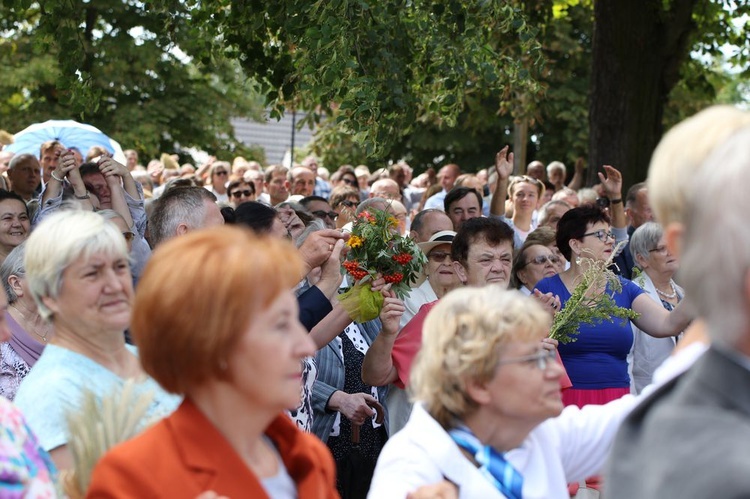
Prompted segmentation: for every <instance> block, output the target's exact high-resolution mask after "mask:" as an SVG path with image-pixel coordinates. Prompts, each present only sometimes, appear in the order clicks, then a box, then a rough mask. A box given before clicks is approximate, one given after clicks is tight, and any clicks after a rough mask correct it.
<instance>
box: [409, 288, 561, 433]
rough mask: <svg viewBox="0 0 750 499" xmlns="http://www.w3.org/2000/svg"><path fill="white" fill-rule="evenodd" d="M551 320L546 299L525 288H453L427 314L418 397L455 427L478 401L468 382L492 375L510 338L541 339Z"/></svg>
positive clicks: (415, 381)
mask: <svg viewBox="0 0 750 499" xmlns="http://www.w3.org/2000/svg"><path fill="white" fill-rule="evenodd" d="M550 322H551V319H550V316H549V314H548V313H546V312H545V311H544V310H543V309H542V307H541V305H539V304H538V303H537V301H536V300H534V299H531V298H529V297H527V296H525V295H524V294H523V293H521V292H520V291H516V290H507V289H505V288H504V287H501V286H500V285H490V286H484V287H481V288H461V289H457V290H454V291H451V292H450V293H448V294H447V295H445V297H443V298H442V299H441V300H440V301H439V302H438V304H437V305H436V306H435V308H433V309H432V310H431V311H430V313H429V314H428V316H427V319H426V320H425V323H424V334H423V335H422V349H421V350H420V352H419V354H418V355H417V359H416V361H415V363H414V366H413V367H412V371H411V389H412V391H413V394H414V397H415V399H416V400H418V401H420V402H423V403H424V404H425V407H426V409H427V411H428V412H429V413H430V414H431V415H432V417H434V418H435V420H437V421H438V422H439V423H440V424H441V425H442V426H443V427H444V428H451V427H452V426H453V425H454V424H455V422H456V420H462V419H463V418H465V417H466V416H467V415H469V414H471V413H472V412H473V411H474V410H476V408H477V407H478V405H477V403H476V402H475V401H474V400H473V399H472V398H471V397H470V396H469V395H468V393H467V390H466V387H467V383H468V382H469V381H479V382H486V381H489V380H490V379H491V378H492V376H493V375H494V373H495V369H496V368H497V364H498V361H499V360H500V355H501V353H502V351H503V349H504V347H505V346H506V345H507V344H509V343H512V342H514V341H530V340H537V341H538V340H539V339H540V338H541V337H543V336H544V335H545V332H546V331H548V330H549V327H550Z"/></svg>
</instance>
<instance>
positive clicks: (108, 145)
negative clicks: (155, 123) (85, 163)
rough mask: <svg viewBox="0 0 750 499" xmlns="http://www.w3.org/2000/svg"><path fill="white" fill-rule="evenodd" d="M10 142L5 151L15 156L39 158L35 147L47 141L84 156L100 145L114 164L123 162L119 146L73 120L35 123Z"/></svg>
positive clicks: (99, 131) (101, 133)
mask: <svg viewBox="0 0 750 499" xmlns="http://www.w3.org/2000/svg"><path fill="white" fill-rule="evenodd" d="M13 139H14V142H13V143H12V144H10V145H9V146H7V147H6V148H5V150H7V151H11V152H14V153H16V154H24V153H29V154H33V155H34V156H36V157H39V147H40V146H41V145H42V144H43V143H45V142H47V141H48V140H58V141H60V142H61V143H62V145H64V146H65V147H77V148H78V150H79V151H81V154H82V155H83V156H84V157H85V156H86V153H87V152H88V150H89V149H91V148H92V147H93V146H101V147H103V148H105V149H106V150H107V151H109V152H110V153H111V154H112V157H113V158H114V159H115V161H119V162H120V163H123V164H124V163H125V161H126V160H125V154H123V152H122V147H120V144H118V143H117V142H116V141H115V140H113V139H111V138H109V137H108V136H107V135H106V134H105V133H104V132H102V131H101V130H99V129H98V128H96V127H94V126H91V125H86V124H84V123H78V122H77V121H73V120H49V121H45V122H44V123H35V124H33V125H31V126H29V127H27V128H25V129H24V130H21V131H20V132H18V133H17V134H15V135H14V136H13Z"/></svg>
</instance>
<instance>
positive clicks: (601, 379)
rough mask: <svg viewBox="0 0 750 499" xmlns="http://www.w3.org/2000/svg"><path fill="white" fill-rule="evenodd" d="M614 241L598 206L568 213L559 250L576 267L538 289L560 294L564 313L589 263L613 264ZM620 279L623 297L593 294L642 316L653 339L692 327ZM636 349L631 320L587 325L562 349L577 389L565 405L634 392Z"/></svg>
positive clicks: (566, 397) (566, 395)
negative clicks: (631, 367) (631, 359)
mask: <svg viewBox="0 0 750 499" xmlns="http://www.w3.org/2000/svg"><path fill="white" fill-rule="evenodd" d="M613 242H614V235H613V234H612V230H611V227H610V223H609V217H608V216H607V215H606V214H605V213H604V212H602V211H601V210H600V209H599V208H598V207H596V206H582V207H580V208H573V209H572V210H570V211H568V212H567V213H565V215H563V216H562V218H561V219H560V223H559V224H558V226H557V247H558V248H559V249H560V251H561V252H562V254H563V256H564V257H565V258H566V259H567V260H568V261H569V262H570V268H568V269H567V270H565V271H563V272H561V273H560V274H557V275H554V276H552V277H547V278H545V279H542V280H541V281H540V282H539V283H537V285H536V289H538V290H539V291H541V292H542V293H550V292H551V293H554V294H555V295H557V296H558V297H559V298H560V302H561V304H562V308H563V309H564V308H565V306H566V304H567V302H568V300H569V299H570V297H571V294H572V293H573V291H574V290H575V287H576V285H577V284H578V283H579V281H580V279H581V277H582V275H583V273H584V272H585V271H586V270H587V268H588V266H589V263H588V261H606V260H610V259H611V258H610V257H611V256H612V251H613V249H614V244H613ZM619 279H620V284H621V286H622V289H621V290H620V291H619V292H614V291H613V290H611V289H609V287H608V288H607V289H606V290H604V289H597V290H591V291H592V292H594V293H602V292H605V291H606V292H607V293H608V294H610V295H611V296H612V298H613V300H614V302H615V304H616V305H617V306H619V307H623V308H629V309H632V310H634V311H635V312H637V313H638V314H640V316H639V317H638V318H637V319H634V320H633V323H634V324H635V325H636V326H637V327H638V328H640V329H641V330H643V331H645V332H646V333H647V334H649V335H651V336H654V337H669V336H675V335H677V334H678V333H679V332H680V331H682V330H683V329H684V328H685V327H686V325H687V324H688V322H689V319H687V318H685V317H684V315H685V313H684V312H681V313H677V312H675V313H674V314H672V313H669V312H667V311H666V310H664V308H663V307H660V306H659V305H658V304H656V303H654V301H653V300H652V299H650V298H649V297H647V296H645V295H644V294H643V290H642V289H641V288H639V287H638V286H636V285H635V284H633V283H632V282H631V281H628V280H627V279H624V278H619ZM632 344H633V331H632V329H631V327H630V322H629V321H628V320H625V319H617V318H612V320H610V321H600V322H597V323H595V324H593V325H592V324H585V323H581V324H580V325H579V327H578V335H577V336H576V341H574V342H571V343H568V344H564V345H560V346H559V350H560V356H561V357H562V360H563V363H564V364H565V369H566V371H567V373H568V375H569V376H570V379H571V381H572V382H573V387H572V388H571V389H569V390H566V391H565V392H564V393H563V401H564V402H565V405H577V406H579V407H582V406H584V405H586V404H603V403H606V402H608V401H610V400H613V399H616V398H619V397H621V396H623V395H625V394H626V393H629V392H630V377H629V376H628V363H627V356H628V352H630V348H631V346H632Z"/></svg>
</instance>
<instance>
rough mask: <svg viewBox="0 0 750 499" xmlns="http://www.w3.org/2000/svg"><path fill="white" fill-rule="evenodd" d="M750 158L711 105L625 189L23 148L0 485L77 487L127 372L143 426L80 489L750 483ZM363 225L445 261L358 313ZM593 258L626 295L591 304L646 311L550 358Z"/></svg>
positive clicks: (460, 491)
mask: <svg viewBox="0 0 750 499" xmlns="http://www.w3.org/2000/svg"><path fill="white" fill-rule="evenodd" d="M749 144H750V113H748V112H746V111H740V110H737V109H734V108H730V107H714V108H709V109H707V110H705V111H703V112H701V113H699V114H697V115H696V116H694V117H691V118H689V119H688V120H686V121H685V122H683V123H681V124H680V125H678V126H676V127H675V128H674V129H673V130H671V131H670V132H669V133H668V134H667V135H665V137H664V139H663V140H662V142H661V144H660V145H659V147H658V148H657V150H656V151H655V153H654V156H653V158H652V161H651V165H650V168H649V178H648V179H647V180H646V181H644V182H641V183H637V184H635V185H633V186H630V187H629V188H628V189H627V190H623V184H622V175H621V174H620V171H619V170H618V169H617V168H616V167H613V166H608V165H605V166H603V167H602V168H601V172H600V173H599V181H600V182H599V183H598V184H597V185H595V186H591V187H583V186H582V181H583V175H584V165H583V162H582V161H578V162H576V165H575V168H574V170H573V171H572V172H570V174H569V172H568V171H567V169H566V167H565V165H564V164H562V163H561V162H559V161H552V162H550V163H549V164H548V165H546V166H545V165H544V163H541V162H540V161H534V162H532V163H530V164H529V165H527V166H526V167H525V168H523V170H524V171H522V172H515V173H518V174H514V158H513V154H512V153H511V152H510V151H509V149H508V148H507V147H505V148H503V149H502V150H500V151H499V152H498V153H497V155H496V157H495V158H494V164H493V165H492V166H490V167H489V168H486V169H480V170H479V171H477V172H475V173H466V172H464V171H463V170H462V168H461V167H460V166H459V165H456V164H447V165H444V166H442V167H441V168H439V170H438V171H437V172H435V171H434V170H433V169H428V170H427V171H426V172H425V173H422V174H420V175H417V176H416V177H414V178H412V177H413V170H412V169H411V167H410V166H409V165H408V164H406V163H405V162H395V163H393V164H391V165H390V166H387V167H384V168H379V169H371V168H368V167H367V166H364V165H359V166H356V167H354V166H350V165H342V166H338V167H332V168H329V169H326V168H324V167H323V166H322V165H321V164H320V160H319V159H317V158H315V157H313V156H309V157H307V158H305V159H304V160H303V161H302V162H301V163H300V164H294V165H292V166H291V168H287V167H285V166H282V165H261V164H259V163H257V162H253V161H246V160H245V159H243V158H239V157H238V158H235V159H234V160H233V161H232V162H228V161H219V160H216V159H215V158H209V159H208V160H207V161H206V162H205V163H203V164H201V165H198V166H197V167H196V166H193V165H192V164H183V165H180V164H179V162H178V158H176V157H173V156H170V155H167V154H164V155H162V156H161V158H159V159H153V160H151V161H149V162H146V164H145V166H144V165H142V164H141V161H140V159H139V157H138V154H137V153H136V152H135V151H133V150H128V151H126V158H127V161H126V162H125V163H119V162H118V161H116V160H114V159H113V158H112V157H111V155H110V154H108V153H107V152H106V151H105V150H102V149H100V148H96V149H94V150H91V151H86V154H85V155H83V154H81V151H78V150H76V149H75V147H72V145H70V144H62V143H60V142H58V141H50V142H46V143H44V144H40V150H39V153H38V154H16V155H12V154H10V153H7V152H0V172H1V173H2V177H3V182H4V185H5V187H7V189H0V222H1V223H2V226H1V227H0V280H2V284H3V289H4V290H5V292H4V293H0V307H1V308H2V312H3V314H2V319H0V340H2V342H1V343H0V395H2V397H0V419H2V424H3V433H2V436H0V441H1V442H2V445H0V449H2V451H0V469H2V471H3V473H2V476H1V477H0V495H2V496H3V497H5V495H8V497H55V496H57V495H65V494H70V495H71V496H75V495H76V494H74V493H72V492H71V490H72V489H70V488H69V485H70V481H69V478H70V476H73V475H74V474H75V473H78V474H80V473H84V472H85V471H84V470H83V469H82V466H81V465H80V462H79V461H80V458H81V456H80V452H77V451H76V449H78V447H77V446H78V445H80V442H81V437H80V435H77V434H76V429H75V428H74V427H72V426H71V425H70V420H71V419H70V418H71V414H75V413H76V412H80V411H82V410H83V400H84V395H90V394H93V395H94V396H95V397H98V398H99V399H103V398H105V397H107V396H110V395H111V394H113V393H115V392H117V390H121V389H122V388H123V386H125V384H126V383H134V384H132V385H130V384H129V385H128V386H129V387H130V389H132V390H134V391H135V393H136V395H144V396H147V397H148V403H147V405H145V406H144V409H143V411H141V412H139V413H138V418H137V419H136V420H134V421H133V422H132V423H133V425H134V426H135V427H136V428H137V430H138V431H137V435H136V436H135V437H133V438H130V439H127V440H125V441H123V442H120V443H119V444H118V445H115V446H114V447H111V448H109V449H108V450H107V451H106V453H104V454H103V455H102V456H98V457H99V459H98V462H96V463H92V467H93V471H91V472H90V477H88V479H87V481H86V482H85V483H86V484H87V485H86V488H85V490H79V491H78V494H80V495H83V494H85V495H86V497H94V498H106V497H112V498H116V497H162V496H167V497H185V498H199V497H200V498H202V499H209V498H219V497H231V498H234V497H266V496H267V497H274V498H286V497H300V498H313V497H314V498H324V497H326V498H327V497H337V496H341V497H343V498H358V497H371V498H398V497H403V498H406V497H411V498H413V499H424V498H433V497H434V498H445V499H449V498H458V497H461V498H475V497H483V498H484V497H487V498H490V497H498V498H500V497H506V498H521V497H525V498H567V497H590V495H587V494H598V493H602V494H603V495H605V496H606V497H614V498H618V497H622V498H629V497H645V498H651V497H653V498H657V497H713V495H715V494H718V495H721V496H722V497H724V496H727V497H741V496H745V495H747V494H750V482H749V481H748V479H747V478H746V477H747V476H750V475H748V474H747V473H745V471H746V470H747V469H748V467H747V466H746V465H748V464H750V463H748V458H747V457H746V453H745V451H744V444H745V443H746V442H749V441H750V438H748V437H750V421H749V418H748V417H749V416H750V402H748V400H746V399H747V398H746V397H745V396H744V391H743V390H744V388H745V387H748V385H750V347H748V345H750V306H749V305H748V303H750V286H749V285H748V283H750V280H749V279H750V278H749V277H748V275H749V274H748V269H749V268H750V260H748V258H749V257H748V256H747V255H750V237H746V235H745V233H744V229H743V227H744V225H743V224H742V221H741V219H740V218H739V217H742V216H744V215H743V214H744V212H745V211H746V210H745V208H746V207H745V206H744V205H745V204H747V203H748V202H750V201H748V200H747V199H748V198H747V197H746V196H744V195H743V193H741V192H739V189H741V188H742V185H741V183H740V182H737V181H736V179H739V178H742V177H743V173H746V172H747V171H748V168H750V148H748V145H749ZM329 166H330V165H329ZM652 208H653V209H652ZM747 208H748V209H750V206H748V207H747ZM368 210H369V211H372V210H383V211H386V212H388V213H389V214H390V215H391V216H392V218H393V220H394V228H393V229H392V230H393V231H395V232H398V234H399V235H400V236H402V237H408V238H411V239H413V240H414V241H415V242H416V244H417V246H418V248H419V250H420V251H421V252H423V253H424V255H425V257H426V262H427V263H426V265H425V267H424V269H423V272H422V275H421V276H420V277H419V278H418V279H416V280H415V281H414V282H412V283H410V285H411V291H410V292H409V293H408V295H407V296H406V297H405V298H404V299H403V300H402V299H400V298H399V297H398V296H397V295H396V294H395V293H394V291H393V290H392V289H391V286H390V285H389V284H387V283H386V282H385V279H383V278H382V277H380V276H375V279H374V280H372V281H371V283H370V284H371V287H372V289H373V290H374V291H375V292H377V293H380V294H381V295H382V297H383V304H382V307H381V310H380V313H379V316H378V317H377V318H375V319H372V320H369V321H366V320H363V321H358V320H353V319H352V317H350V316H349V313H348V312H347V311H346V310H345V309H344V307H342V306H341V304H340V303H339V301H338V300H337V295H338V294H339V293H340V292H342V291H344V290H346V289H347V288H349V287H350V286H352V285H353V284H354V283H353V282H352V279H351V277H350V276H346V275H345V272H343V271H342V261H343V258H344V257H345V254H346V248H347V240H348V239H349V233H350V231H351V226H352V223H353V222H354V221H355V220H356V219H357V216H358V215H360V214H361V213H363V212H365V211H368ZM683 255H684V260H683V262H684V263H681V259H680V257H681V256H683ZM597 266H599V267H601V268H607V266H609V267H608V268H609V269H610V270H611V271H612V272H614V273H616V274H617V276H616V277H615V283H613V282H607V283H603V284H601V285H600V287H598V288H596V289H590V290H588V291H587V293H590V294H591V295H605V296H608V297H610V298H611V300H612V301H613V303H614V304H616V305H617V306H618V307H621V308H622V309H624V310H628V311H630V312H631V314H630V315H629V317H631V318H630V319H628V318H622V317H619V316H615V315H612V316H611V317H608V318H605V319H598V320H596V321H594V322H593V323H586V322H581V323H580V324H578V325H577V327H576V328H575V329H576V335H575V338H574V341H572V342H567V343H561V342H558V341H556V340H553V339H551V338H550V337H549V336H550V328H551V325H552V323H553V321H554V319H555V317H556V316H557V314H560V313H562V312H563V311H566V310H567V308H566V307H568V306H572V305H570V303H571V299H572V297H573V296H575V295H576V294H577V293H578V290H577V286H578V285H579V283H580V282H581V281H582V279H583V277H584V274H586V273H587V272H589V271H590V269H591V268H597ZM129 380H133V381H132V382H131V381H129ZM126 416H127V415H123V420H124V419H127V417H126ZM93 464H95V466H93ZM79 483H80V482H79ZM6 492H7V494H6Z"/></svg>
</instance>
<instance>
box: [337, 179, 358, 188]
mask: <svg viewBox="0 0 750 499" xmlns="http://www.w3.org/2000/svg"><path fill="white" fill-rule="evenodd" d="M341 180H342V182H344V183H345V184H346V185H351V186H352V187H357V186H359V183H358V182H357V181H356V180H353V179H351V178H344V179H341Z"/></svg>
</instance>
